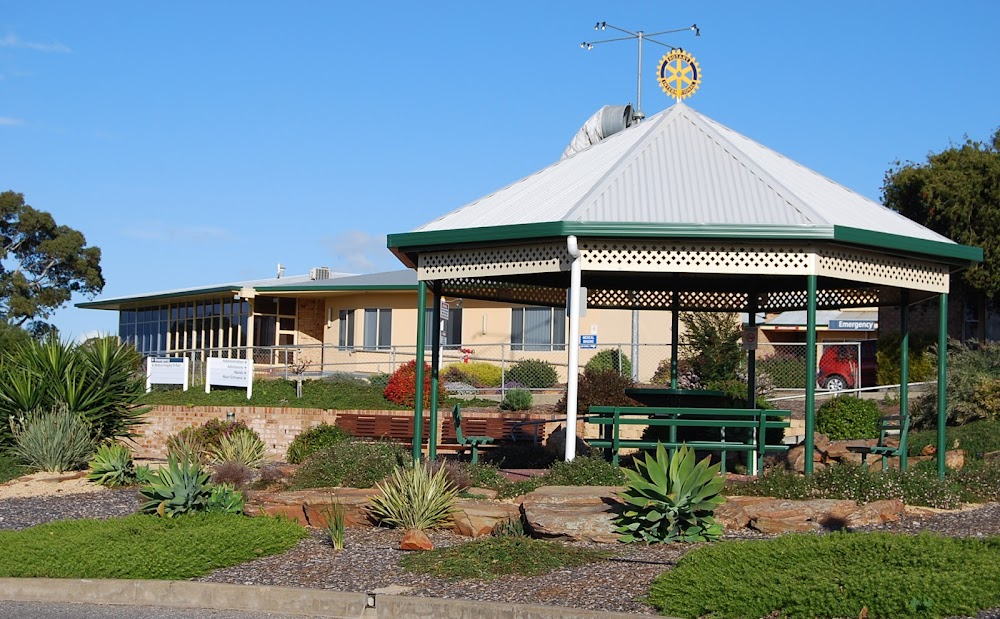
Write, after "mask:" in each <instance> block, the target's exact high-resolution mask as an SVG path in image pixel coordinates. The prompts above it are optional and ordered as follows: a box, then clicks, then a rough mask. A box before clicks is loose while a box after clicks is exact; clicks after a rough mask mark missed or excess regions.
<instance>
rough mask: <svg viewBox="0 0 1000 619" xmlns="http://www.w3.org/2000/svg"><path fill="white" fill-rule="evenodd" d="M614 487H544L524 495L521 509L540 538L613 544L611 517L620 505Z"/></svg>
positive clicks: (616, 489) (614, 539)
mask: <svg viewBox="0 0 1000 619" xmlns="http://www.w3.org/2000/svg"><path fill="white" fill-rule="evenodd" d="M619 491H621V488H617V487H613V486H543V487H541V488H539V489H538V490H535V491H534V492H529V493H528V494H526V495H524V499H523V503H522V506H521V507H522V509H523V511H524V516H525V519H526V520H527V521H528V525H529V526H530V527H531V530H532V532H533V533H534V534H535V535H536V536H538V537H545V538H550V539H564V540H570V541H585V542H599V543H612V542H617V541H618V535H617V534H616V533H615V532H614V527H613V526H612V522H611V521H612V518H614V516H615V513H616V511H615V510H616V509H618V507H619V506H620V503H619V501H618V498H617V496H618V492H619Z"/></svg>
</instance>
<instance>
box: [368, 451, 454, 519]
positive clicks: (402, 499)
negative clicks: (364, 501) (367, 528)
mask: <svg viewBox="0 0 1000 619" xmlns="http://www.w3.org/2000/svg"><path fill="white" fill-rule="evenodd" d="M377 488H378V490H379V492H380V493H381V494H379V495H377V496H374V497H372V498H371V502H370V504H371V508H370V511H371V514H372V516H374V517H375V519H376V520H378V521H379V522H380V523H382V524H385V525H388V526H390V527H393V528H397V529H404V530H420V531H422V530H424V529H438V528H441V527H443V526H445V525H446V524H448V523H450V521H451V515H452V513H453V512H454V511H455V508H454V505H455V499H456V498H457V497H458V490H457V489H456V488H455V487H454V486H452V485H451V483H450V482H449V481H448V477H447V475H446V473H445V471H444V469H440V468H439V469H438V471H437V472H436V473H434V472H431V470H430V469H429V468H428V467H427V465H425V464H423V463H417V464H415V465H412V466H400V467H397V468H396V470H395V471H393V472H392V475H391V476H390V477H389V479H387V480H386V481H385V483H379V484H377Z"/></svg>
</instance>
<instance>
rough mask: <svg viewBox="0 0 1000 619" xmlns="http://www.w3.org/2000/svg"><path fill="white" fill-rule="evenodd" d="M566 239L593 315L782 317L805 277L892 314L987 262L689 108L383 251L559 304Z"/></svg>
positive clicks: (453, 283)
mask: <svg viewBox="0 0 1000 619" xmlns="http://www.w3.org/2000/svg"><path fill="white" fill-rule="evenodd" d="M570 235H573V236H576V237H577V238H578V245H579V249H580V255H581V259H582V269H583V285H584V286H586V287H587V288H588V291H589V292H588V297H589V302H590V303H591V306H593V307H648V308H652V307H658V308H663V309H669V308H670V307H673V299H672V296H671V294H669V291H677V292H679V293H680V301H679V302H680V306H681V307H680V309H688V308H686V307H685V306H690V307H689V309H695V308H702V309H726V310H736V309H738V310H743V309H745V306H746V301H747V300H748V299H749V297H748V296H747V295H748V294H749V293H750V291H753V294H756V295H757V300H758V302H759V303H760V305H759V307H760V308H761V309H769V310H770V309H773V310H775V311H778V310H780V309H788V308H792V307H801V304H797V303H796V302H797V301H798V300H799V298H800V297H801V298H802V299H804V295H805V292H804V290H803V288H804V278H805V276H808V275H816V276H817V277H818V278H819V279H818V281H819V285H820V289H821V290H825V291H826V293H825V298H823V297H824V295H823V294H821V299H820V302H821V303H822V304H823V306H825V307H850V306H872V305H878V304H892V303H898V302H899V299H900V298H901V295H900V293H899V291H900V290H901V289H908V290H915V291H918V293H917V294H916V295H911V297H910V298H911V300H917V299H919V298H922V297H927V296H933V295H935V294H938V293H942V292H947V291H948V285H949V273H950V272H951V271H954V270H958V269H961V268H964V267H966V266H968V265H969V264H970V262H972V261H980V260H981V259H982V251H981V250H980V249H979V248H974V247H967V246H963V245H959V244H956V243H954V242H953V241H951V240H949V239H947V238H945V237H943V236H941V235H939V234H937V233H935V232H933V231H931V230H929V229H927V228H924V227H923V226H920V225H919V224H917V223H916V222H913V221H911V220H909V219H907V218H905V217H903V216H902V215H900V214H898V213H896V212H895V211H892V210H890V209H887V208H885V207H883V206H882V205H880V204H878V203H875V202H873V201H871V200H869V199H867V198H865V197H863V196H861V195H859V194H857V193H855V192H853V191H851V190H849V189H846V188H845V187H843V186H841V185H838V184H837V183H834V182H833V181H831V180H829V179H827V178H825V177H823V176H821V175H820V174H818V173H816V172H813V171H812V170H809V169H808V168H805V167H803V166H801V165H799V164H798V163H796V162H794V161H791V160H790V159H787V158H785V157H783V156H781V155H779V154H778V153H775V152H774V151H772V150H770V149H767V148H766V147H764V146H762V145H760V144H758V143H756V142H754V141H753V140H750V139H749V138H746V137H745V136H742V135H740V134H738V133H736V132H735V131H733V130H731V129H728V128H726V127H724V126H722V125H720V124H718V123H716V122H715V121H713V120H711V119H709V118H707V117H705V116H703V115H701V114H699V113H697V112H695V111H694V110H692V109H690V108H688V107H687V106H685V105H683V104H680V103H678V104H676V105H674V106H672V107H671V108H669V109H668V110H666V111H664V112H662V113H660V114H657V115H655V116H652V117H650V118H649V119H648V120H647V121H645V122H644V123H642V124H641V125H639V126H637V127H632V128H630V129H626V130H624V131H622V132H620V133H618V134H615V135H613V136H611V137H610V138H608V139H606V140H604V141H602V142H600V143H598V144H596V145H594V146H592V147H591V148H589V149H588V150H585V151H583V152H580V153H577V154H576V155H574V156H572V157H569V158H567V159H565V160H562V161H559V162H557V163H555V164H552V165H550V166H548V167H547V168H544V169H542V170H540V171H539V172H537V173H535V174H533V175H531V176H528V177H526V178H524V179H521V180H519V181H517V182H515V183H512V184H511V185H508V186H507V187H505V188H503V189H500V190H499V191H497V192H494V193H493V194H490V195H488V196H485V197H483V198H481V199H479V200H476V201H474V202H472V203H470V204H467V205H465V206H463V207H461V208H459V209H456V210H454V211H452V212H450V213H448V214H446V215H444V216H442V217H440V218H438V219H435V220H434V221H431V222H429V223H427V224H425V225H423V226H421V227H419V228H417V229H416V230H414V231H413V232H410V233H405V234H396V235H390V236H389V241H388V245H389V248H390V249H391V250H392V251H393V252H394V253H395V254H396V255H397V257H399V259H400V260H401V261H402V262H404V263H405V264H406V265H407V266H410V267H416V269H417V277H418V279H420V280H425V281H431V280H434V281H443V282H444V289H445V290H446V291H447V294H452V295H459V296H468V297H475V298H486V299H491V300H499V301H507V302H520V303H537V304H541V305H562V304H563V303H564V302H565V292H564V291H565V289H566V288H567V287H568V281H569V279H568V271H569V268H570V263H571V262H572V256H570V254H569V251H568V249H567V245H566V238H567V237H568V236H570ZM851 289H856V290H857V292H856V293H847V292H845V291H847V290H851ZM629 291H643V292H642V294H641V295H639V293H636V292H629ZM731 291H739V292H736V293H734V292H731ZM800 293H801V294H800ZM734 295H735V296H734ZM640 297H641V300H640ZM777 299H784V301H781V302H777V301H776V300H777Z"/></svg>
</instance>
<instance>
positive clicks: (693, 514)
mask: <svg viewBox="0 0 1000 619" xmlns="http://www.w3.org/2000/svg"><path fill="white" fill-rule="evenodd" d="M710 460H711V459H710V458H709V457H706V458H705V459H703V460H701V461H700V462H696V461H695V454H694V450H693V449H689V448H688V447H687V445H682V446H681V448H680V449H678V450H677V452H676V453H675V454H674V455H673V457H672V458H671V457H669V456H668V455H667V450H666V449H664V448H663V444H662V443H657V444H656V456H655V457H654V456H653V455H652V454H649V453H647V454H646V456H645V459H644V460H643V459H638V458H637V459H636V461H635V470H630V469H625V476H626V478H627V480H626V484H625V491H624V492H622V493H621V494H620V495H619V496H620V497H621V499H622V500H623V501H624V502H625V507H624V511H623V512H622V513H621V515H619V516H618V517H616V518H615V525H616V527H617V528H616V529H615V531H616V532H617V533H620V534H621V536H620V537H619V539H620V540H621V541H623V542H627V543H629V542H646V543H656V542H678V541H679V542H703V541H709V540H714V539H718V538H719V537H720V536H721V535H722V527H721V526H720V525H719V524H717V523H716V522H715V518H713V517H712V513H713V511H714V510H715V508H716V507H718V506H719V505H721V504H722V503H724V502H725V499H724V498H722V497H721V496H719V493H720V492H721V491H722V486H723V484H724V481H723V479H722V477H721V476H720V475H719V469H720V466H721V465H719V464H716V465H714V466H712V465H711V464H710Z"/></svg>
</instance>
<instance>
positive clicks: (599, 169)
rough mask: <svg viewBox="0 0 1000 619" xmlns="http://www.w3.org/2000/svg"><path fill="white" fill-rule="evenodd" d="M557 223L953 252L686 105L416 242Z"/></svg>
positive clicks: (434, 224)
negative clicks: (906, 244)
mask: <svg viewBox="0 0 1000 619" xmlns="http://www.w3.org/2000/svg"><path fill="white" fill-rule="evenodd" d="M560 221H562V222H587V223H656V224H706V225H713V224H715V225H719V224H725V225H735V226H739V225H755V226H760V225H765V226H766V225H775V226H803V227H814V226H822V227H829V226H846V227H851V228H859V229H863V230H871V231H874V232H881V233H889V234H898V235H904V236H908V237H912V238H918V239H925V240H931V241H940V242H947V243H952V241H950V240H949V239H947V238H946V237H944V236H941V235H939V234H937V233H935V232H933V231H931V230H929V229H927V228H924V227H923V226H921V225H919V224H917V223H916V222H914V221H911V220H909V219H907V218H905V217H903V216H902V215H900V214H898V213H896V212H894V211H892V210H890V209H888V208H885V207H884V206H882V205H881V204H879V203H877V202H874V201H872V200H869V199H868V198H865V197H864V196H862V195H860V194H858V193H855V192H854V191H851V190H850V189H847V188H846V187H843V186H842V185H839V184H837V183H835V182H833V181H831V180H830V179H828V178H826V177H824V176H822V175H821V174H818V173H816V172H814V171H812V170H810V169H808V168H806V167H804V166H802V165H800V164H798V163H796V162H795V161H792V160H791V159H788V158H787V157H784V156H782V155H780V154H779V153H776V152H774V151H772V150H770V149H768V148H767V147H765V146H762V145H761V144H758V143H757V142H754V141H753V140H751V139H749V138H747V137H746V136H743V135H741V134H739V133H737V132H735V131H733V130H732V129H729V128H728V127H725V126H723V125H721V124H719V123H717V122H715V121H714V120H711V119H710V118H708V117H706V116H704V115H702V114H699V113H698V112H696V111H694V110H693V109H691V108H689V107H687V106H686V105H684V104H683V103H677V104H675V105H673V106H671V107H670V108H668V109H667V110H664V111H663V112H661V113H659V114H656V115H654V116H651V117H650V118H649V119H647V120H646V121H645V122H643V123H642V124H640V125H639V126H636V127H632V128H630V129H626V130H624V131H622V132H620V133H617V134H615V135H612V136H611V137H609V138H607V139H605V140H604V141H602V142H600V143H598V144H596V145H594V146H592V147H590V148H589V149H587V150H585V151H583V152H580V153H577V154H576V155H573V156H572V157H569V158H567V159H564V160H561V161H559V162H556V163H554V164H552V165H550V166H548V167H546V168H544V169H542V170H540V171H538V172H536V173H535V174H532V175H531V176H527V177H525V178H523V179H521V180H518V181H516V182H514V183H512V184H510V185H508V186H507V187H504V188H503V189H500V190H498V191H496V192H494V193H492V194H490V195H488V196H485V197H483V198H480V199H479V200H476V201H474V202H471V203H469V204H466V205H465V206H462V207H461V208H458V209H456V210H454V211H452V212H450V213H448V214H446V215H444V216H442V217H439V218H438V219H435V220H434V221H431V222H430V223H427V224H425V225H423V226H421V227H419V228H417V229H416V230H414V232H431V231H444V230H455V229H470V228H479V227H488V226H507V225H515V224H535V223H547V222H560Z"/></svg>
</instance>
